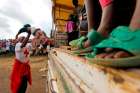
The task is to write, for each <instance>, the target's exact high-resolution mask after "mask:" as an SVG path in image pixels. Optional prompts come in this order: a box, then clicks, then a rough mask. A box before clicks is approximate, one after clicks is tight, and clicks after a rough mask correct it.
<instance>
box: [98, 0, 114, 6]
mask: <svg viewBox="0 0 140 93" xmlns="http://www.w3.org/2000/svg"><path fill="white" fill-rule="evenodd" d="M99 2H100V5H101V7H102V8H104V7H106V6H108V5H109V4H111V3H112V2H113V0H99Z"/></svg>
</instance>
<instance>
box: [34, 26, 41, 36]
mask: <svg viewBox="0 0 140 93" xmlns="http://www.w3.org/2000/svg"><path fill="white" fill-rule="evenodd" d="M33 35H34V36H35V37H36V38H39V37H40V36H41V35H42V31H41V29H40V28H37V29H35V31H34V33H33Z"/></svg>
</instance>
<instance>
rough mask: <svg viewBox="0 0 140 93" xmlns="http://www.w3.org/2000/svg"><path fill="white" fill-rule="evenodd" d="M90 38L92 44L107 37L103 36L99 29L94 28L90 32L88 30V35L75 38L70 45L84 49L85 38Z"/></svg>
mask: <svg viewBox="0 0 140 93" xmlns="http://www.w3.org/2000/svg"><path fill="white" fill-rule="evenodd" d="M87 39H88V40H89V41H90V42H91V46H92V45H96V44H98V43H99V42H101V41H102V40H104V39H105V37H103V36H102V35H101V34H100V33H98V32H97V31H95V30H94V29H92V30H91V31H90V32H88V34H87V36H86V37H85V36H82V37H80V38H79V39H76V40H73V41H71V42H70V43H69V45H70V46H72V47H76V48H79V49H84V46H83V44H84V42H85V40H87Z"/></svg>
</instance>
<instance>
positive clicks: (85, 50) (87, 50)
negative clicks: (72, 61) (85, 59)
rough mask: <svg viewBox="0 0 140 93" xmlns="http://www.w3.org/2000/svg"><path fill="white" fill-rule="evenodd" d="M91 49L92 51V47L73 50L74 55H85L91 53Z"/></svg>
mask: <svg viewBox="0 0 140 93" xmlns="http://www.w3.org/2000/svg"><path fill="white" fill-rule="evenodd" d="M91 51H92V47H88V48H85V49H79V50H76V51H73V52H72V55H76V56H85V55H87V54H89V53H90V52H91Z"/></svg>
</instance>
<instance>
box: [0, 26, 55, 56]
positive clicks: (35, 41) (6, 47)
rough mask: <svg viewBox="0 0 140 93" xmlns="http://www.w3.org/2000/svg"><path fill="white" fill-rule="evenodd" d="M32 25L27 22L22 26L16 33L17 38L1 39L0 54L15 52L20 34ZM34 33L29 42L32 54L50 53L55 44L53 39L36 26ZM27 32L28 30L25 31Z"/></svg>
mask: <svg viewBox="0 0 140 93" xmlns="http://www.w3.org/2000/svg"><path fill="white" fill-rule="evenodd" d="M28 26H29V27H30V25H29V24H26V25H25V26H24V27H23V28H21V29H20V30H19V32H18V34H17V35H16V38H15V39H2V40H0V55H3V54H8V53H13V54H14V53H15V45H16V43H17V42H18V37H17V36H18V35H19V34H20V33H22V32H24V31H26V28H27V27H28ZM33 30H34V31H33V32H34V33H32V35H33V38H32V39H29V41H28V43H27V45H26V46H27V47H28V48H29V50H30V54H31V55H46V54H47V53H48V49H49V48H50V47H51V46H53V44H52V40H51V39H50V38H49V37H48V36H47V35H46V33H45V32H44V31H42V30H41V29H40V28H34V29H33ZM25 33H26V32H25Z"/></svg>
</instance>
